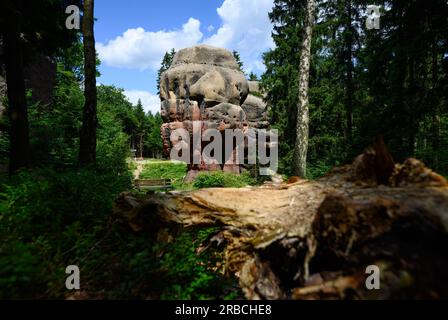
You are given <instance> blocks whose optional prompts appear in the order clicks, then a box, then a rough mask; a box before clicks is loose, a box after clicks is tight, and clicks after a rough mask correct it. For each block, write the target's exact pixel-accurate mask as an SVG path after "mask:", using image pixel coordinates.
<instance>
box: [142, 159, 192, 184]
mask: <svg viewBox="0 0 448 320" xmlns="http://www.w3.org/2000/svg"><path fill="white" fill-rule="evenodd" d="M186 173H187V165H186V164H185V163H183V162H171V161H163V162H162V161H156V162H148V163H147V164H146V165H145V167H144V168H143V171H142V173H141V174H140V178H141V179H171V180H172V181H173V182H178V181H182V180H183V178H184V177H185V175H186Z"/></svg>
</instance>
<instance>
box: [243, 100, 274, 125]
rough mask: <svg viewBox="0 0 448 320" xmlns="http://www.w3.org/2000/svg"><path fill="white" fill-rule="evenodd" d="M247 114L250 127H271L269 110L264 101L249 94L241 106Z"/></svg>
mask: <svg viewBox="0 0 448 320" xmlns="http://www.w3.org/2000/svg"><path fill="white" fill-rule="evenodd" d="M241 108H243V110H244V112H245V113H246V118H247V122H248V124H249V127H252V128H257V129H267V128H268V127H269V121H268V120H269V119H268V110H267V106H266V103H264V101H263V99H261V98H259V97H256V96H254V95H251V94H249V95H248V96H247V99H246V101H245V102H244V104H243V105H242V106H241Z"/></svg>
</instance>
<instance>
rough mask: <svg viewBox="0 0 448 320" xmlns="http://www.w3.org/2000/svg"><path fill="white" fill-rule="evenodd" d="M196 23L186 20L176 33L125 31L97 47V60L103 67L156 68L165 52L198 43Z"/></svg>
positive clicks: (198, 25) (198, 30)
mask: <svg viewBox="0 0 448 320" xmlns="http://www.w3.org/2000/svg"><path fill="white" fill-rule="evenodd" d="M200 26H201V23H200V21H199V20H196V19H194V18H190V19H189V20H188V22H187V23H185V24H184V25H183V26H182V29H180V30H174V31H164V30H161V31H156V32H150V31H145V30H144V29H143V28H136V29H128V30H127V31H126V32H124V33H123V35H121V36H118V37H116V38H115V39H113V40H110V41H109V42H107V43H106V44H103V43H97V46H96V49H97V51H98V54H99V57H100V60H101V61H102V62H103V63H105V64H106V65H109V66H113V67H121V68H131V69H140V70H145V69H148V68H152V69H153V70H157V69H158V68H159V67H160V62H161V61H162V58H163V55H164V54H165V52H167V51H169V50H171V49H172V48H175V49H180V48H183V47H189V46H192V45H194V44H196V43H198V42H199V41H200V40H201V39H202V32H201V31H200Z"/></svg>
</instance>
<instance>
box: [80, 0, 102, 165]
mask: <svg viewBox="0 0 448 320" xmlns="http://www.w3.org/2000/svg"><path fill="white" fill-rule="evenodd" d="M93 26H94V0H84V16H83V26H82V32H83V42H84V72H85V80H84V97H85V104H84V112H83V121H82V128H81V133H80V146H79V164H80V166H87V165H91V164H94V163H95V161H96V129H97V123H98V120H97V88H96V53H95V36H94V30H93Z"/></svg>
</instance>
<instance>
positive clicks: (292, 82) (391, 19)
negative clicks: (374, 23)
mask: <svg viewBox="0 0 448 320" xmlns="http://www.w3.org/2000/svg"><path fill="white" fill-rule="evenodd" d="M305 4H306V2H305V1H295V0H275V1H274V7H273V9H272V11H271V13H270V15H269V17H270V19H271V21H272V22H273V23H274V31H273V34H272V36H273V39H274V42H275V48H274V49H272V50H270V51H268V52H266V53H265V54H264V57H263V58H264V62H265V65H266V72H265V74H263V76H262V87H263V88H264V90H265V92H267V98H266V100H267V102H268V105H269V106H271V114H270V116H271V122H272V124H273V127H274V128H277V129H278V130H279V142H280V143H279V146H280V150H279V153H280V163H279V168H280V170H281V172H284V173H290V172H289V169H290V168H291V161H292V148H293V146H294V143H295V134H294V133H295V126H296V114H297V101H298V87H297V85H298V70H299V63H300V48H301V37H302V30H303V23H304V13H305ZM367 4H369V3H367V2H365V1H343V0H337V1H317V6H318V12H319V19H317V22H316V25H315V27H314V31H313V40H312V50H311V53H312V59H311V66H310V84H309V100H310V132H309V149H308V166H309V167H310V170H312V171H313V172H312V173H310V176H313V177H314V176H316V173H315V170H316V168H320V167H322V166H323V167H324V168H325V167H331V166H334V165H337V164H340V163H345V162H348V161H351V160H352V158H353V157H354V156H356V155H357V154H359V153H360V152H362V150H363V149H364V148H365V147H366V146H368V145H370V144H371V143H372V141H373V139H374V138H375V136H377V135H380V134H381V135H383V136H384V137H385V140H386V143H387V144H388V146H389V148H390V150H391V152H392V154H393V156H394V158H395V159H396V160H397V161H402V160H403V159H405V158H407V157H415V156H418V157H420V158H421V159H422V160H424V162H426V163H427V164H428V165H429V166H431V167H432V168H434V169H436V170H437V171H442V172H445V171H446V167H447V166H446V163H447V158H446V152H445V150H446V149H447V148H446V146H447V145H446V135H447V131H446V125H445V124H446V122H445V121H446V120H445V119H446V118H447V117H448V113H447V112H448V108H447V92H448V90H447V88H448V85H447V84H448V68H447V55H446V45H445V44H446V42H447V41H448V39H447V34H448V33H447V32H446V29H447V20H446V19H444V18H443V17H446V15H447V13H448V4H447V3H446V1H442V0H431V1H429V2H428V3H424V2H419V1H417V2H415V1H414V2H412V1H411V2H409V1H404V0H400V1H398V0H397V1H392V2H387V1H377V2H376V4H379V5H381V7H382V8H387V10H384V12H383V13H382V16H381V31H380V32H379V31H376V30H366V27H365V17H364V16H362V12H363V10H364V9H365V6H366V5H367ZM318 171H320V169H319V170H318ZM318 175H320V174H318Z"/></svg>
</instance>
